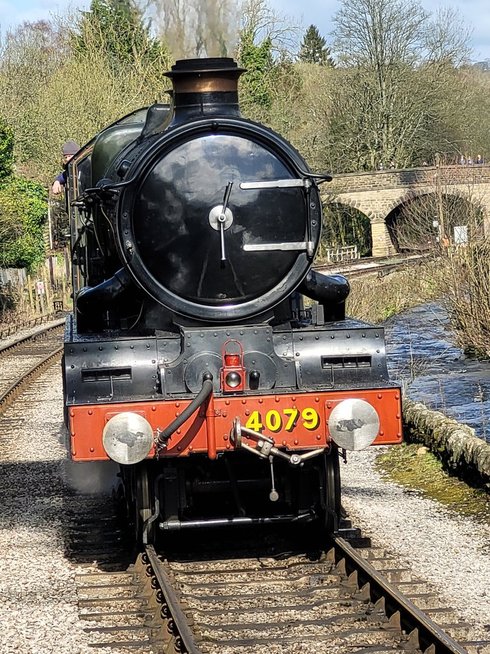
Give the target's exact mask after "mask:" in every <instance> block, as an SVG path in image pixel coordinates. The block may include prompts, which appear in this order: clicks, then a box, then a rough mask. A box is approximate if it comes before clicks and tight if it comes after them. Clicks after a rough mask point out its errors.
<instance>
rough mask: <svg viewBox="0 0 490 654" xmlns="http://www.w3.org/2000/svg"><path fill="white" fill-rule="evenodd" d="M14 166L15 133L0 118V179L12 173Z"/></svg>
mask: <svg viewBox="0 0 490 654" xmlns="http://www.w3.org/2000/svg"><path fill="white" fill-rule="evenodd" d="M13 167H14V134H13V132H12V129H11V128H10V127H9V126H8V125H7V123H6V122H5V121H4V120H2V119H1V118H0V181H1V180H2V179H5V177H8V176H9V175H11V174H12V170H13Z"/></svg>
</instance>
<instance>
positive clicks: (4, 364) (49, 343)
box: [0, 319, 65, 413]
mask: <svg viewBox="0 0 490 654" xmlns="http://www.w3.org/2000/svg"><path fill="white" fill-rule="evenodd" d="M64 322H65V321H64V319H60V320H58V321H56V322H55V323H53V324H52V325H50V326H48V327H44V328H43V329H39V330H37V331H36V332H34V333H32V334H29V335H27V336H23V337H21V338H19V339H17V340H15V341H12V342H9V343H7V344H5V345H2V346H0V413H1V412H2V411H4V410H5V409H6V407H7V406H9V404H11V403H12V402H13V401H14V400H15V398H16V397H17V396H18V395H19V393H21V392H22V391H23V390H24V389H25V388H26V386H27V384H29V383H32V381H33V380H34V379H35V378H36V377H38V376H39V375H40V374H41V373H42V372H43V371H44V370H45V369H46V368H47V367H48V366H49V365H51V364H52V363H53V362H54V361H55V360H56V358H57V357H60V356H61V353H62V351H63V347H62V345H61V337H62V334H63V325H64Z"/></svg>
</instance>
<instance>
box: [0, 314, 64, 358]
mask: <svg viewBox="0 0 490 654" xmlns="http://www.w3.org/2000/svg"><path fill="white" fill-rule="evenodd" d="M64 323H65V318H62V319H60V320H57V321H56V322H55V323H53V324H52V325H50V326H49V327H44V328H43V329H40V330H39V331H37V332H33V333H32V334H28V335H27V336H22V337H21V338H18V339H17V340H15V341H12V343H8V344H7V345H0V354H3V353H4V352H6V351H7V350H12V349H14V348H16V347H18V346H19V345H22V344H23V343H26V342H28V341H31V340H35V339H36V338H38V337H39V336H44V334H47V333H48V332H50V331H53V330H55V329H57V328H58V327H62V326H63V325H64Z"/></svg>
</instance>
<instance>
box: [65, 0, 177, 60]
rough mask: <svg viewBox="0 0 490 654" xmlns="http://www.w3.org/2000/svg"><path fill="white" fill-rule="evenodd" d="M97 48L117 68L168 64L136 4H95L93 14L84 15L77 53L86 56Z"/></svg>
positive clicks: (114, 0)
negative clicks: (137, 64) (136, 63)
mask: <svg viewBox="0 0 490 654" xmlns="http://www.w3.org/2000/svg"><path fill="white" fill-rule="evenodd" d="M94 46H96V47H99V48H100V49H101V50H102V51H105V52H106V54H107V56H108V58H109V60H110V61H111V63H112V64H113V65H114V67H115V68H119V67H120V66H121V65H122V66H125V65H129V66H131V65H134V63H135V62H138V63H140V64H143V65H145V64H149V63H155V64H159V63H160V62H162V61H164V62H165V64H166V63H167V61H168V52H167V50H166V48H165V47H164V46H163V44H162V43H160V42H159V41H158V40H157V39H155V38H153V37H152V36H151V34H150V30H149V26H148V24H146V23H145V22H144V20H143V14H142V12H141V10H140V9H139V8H138V7H137V5H136V4H135V2H134V1H133V0H92V2H91V5H90V10H89V11H84V12H82V20H81V22H80V24H79V29H78V32H77V34H76V35H75V36H74V49H75V52H78V53H84V54H86V53H87V51H90V50H91V49H92V48H93V47H94Z"/></svg>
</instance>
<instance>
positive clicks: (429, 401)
mask: <svg viewBox="0 0 490 654" xmlns="http://www.w3.org/2000/svg"><path fill="white" fill-rule="evenodd" d="M384 327H385V334H386V342H387V344H386V349H387V356H388V365H389V369H390V374H391V376H392V378H393V379H397V380H398V381H400V382H401V383H402V386H403V389H404V395H405V396H406V397H409V398H410V399H411V400H416V401H420V402H423V403H424V404H426V405H427V406H428V407H430V408H432V409H436V410H438V411H441V412H443V413H444V414H446V415H448V416H451V417H453V418H455V419H456V420H458V421H459V422H463V423H466V424H467V425H470V426H471V427H473V428H474V430H475V433H476V435H477V436H478V437H480V438H483V439H485V440H486V441H487V442H490V361H488V360H486V361H477V360H475V359H470V358H468V357H466V356H465V354H464V353H463V351H462V350H461V349H460V348H459V347H457V346H456V345H454V342H453V341H452V339H451V329H450V326H449V318H448V315H447V312H446V311H445V309H444V308H443V306H441V305H440V304H437V303H430V304H424V305H421V306H418V307H415V308H413V309H410V310H408V311H405V312H404V313H401V314H399V315H397V316H393V318H390V319H389V320H388V321H386V323H385V324H384Z"/></svg>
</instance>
